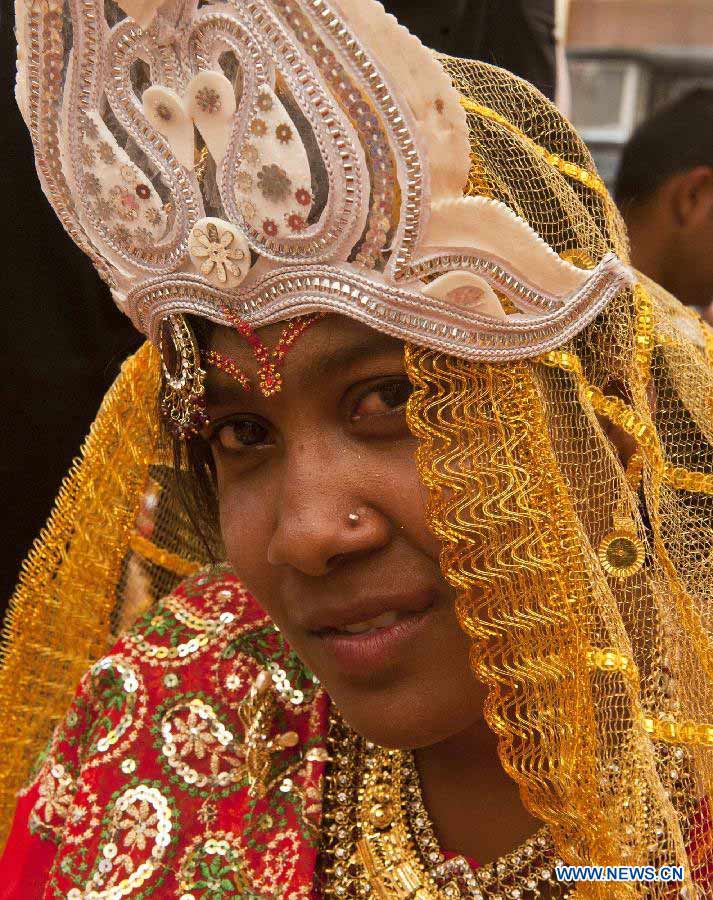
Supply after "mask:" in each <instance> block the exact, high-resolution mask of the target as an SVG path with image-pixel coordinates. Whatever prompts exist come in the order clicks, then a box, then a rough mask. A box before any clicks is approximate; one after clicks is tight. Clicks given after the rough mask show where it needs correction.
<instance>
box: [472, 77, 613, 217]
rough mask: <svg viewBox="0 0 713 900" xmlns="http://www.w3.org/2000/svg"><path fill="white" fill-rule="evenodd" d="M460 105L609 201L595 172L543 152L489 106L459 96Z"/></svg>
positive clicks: (543, 150)
mask: <svg viewBox="0 0 713 900" xmlns="http://www.w3.org/2000/svg"><path fill="white" fill-rule="evenodd" d="M460 103H461V106H462V107H463V109H465V110H466V112H471V113H475V114H476V115H478V116H483V117H484V118H486V119H490V121H491V122H497V124H498V125H502V126H503V128H507V130H508V131H510V132H511V133H512V134H514V135H516V136H517V137H518V138H520V140H522V141H524V142H525V143H526V144H527V145H528V147H530V148H531V149H532V151H533V152H534V153H536V154H537V156H539V157H541V158H542V159H544V161H545V162H546V163H547V164H548V165H550V166H552V167H553V168H554V169H557V170H558V171H559V172H562V174H563V175H566V176H567V177H568V178H572V179H574V180H575V181H579V182H580V183H581V184H583V185H585V186H586V187H589V188H591V189H592V190H593V191H595V192H596V193H597V194H601V195H602V196H603V197H605V198H607V199H609V192H608V191H607V186H606V185H605V184H604V182H603V181H602V179H601V178H600V177H599V175H597V174H596V172H590V171H588V170H587V169H583V168H582V167H581V166H578V165H577V164H576V163H573V162H568V161H567V160H566V159H562V157H561V156H558V155H557V154H556V153H550V152H549V151H548V150H545V148H544V147H541V146H540V145H539V144H538V143H536V142H535V141H533V139H532V138H531V137H528V135H526V134H525V132H524V131H522V130H521V129H520V128H518V127H517V125H515V124H513V123H512V122H511V121H510V120H509V119H506V118H505V116H501V115H500V113H498V112H496V111H495V110H494V109H491V108H490V107H489V106H483V105H482V104H480V103H475V102H474V101H473V100H470V99H469V98H468V97H464V96H463V95H462V94H461V97H460Z"/></svg>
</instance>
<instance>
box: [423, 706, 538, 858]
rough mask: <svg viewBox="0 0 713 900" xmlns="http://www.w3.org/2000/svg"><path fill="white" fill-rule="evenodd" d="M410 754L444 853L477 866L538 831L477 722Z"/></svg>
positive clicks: (492, 740)
mask: <svg viewBox="0 0 713 900" xmlns="http://www.w3.org/2000/svg"><path fill="white" fill-rule="evenodd" d="M414 756H415V760H416V765H417V767H418V771H419V775H420V778H421V788H422V792H423V801H424V804H425V806H426V809H427V810H428V813H429V815H430V817H431V819H432V821H433V824H434V827H435V831H436V835H437V837H438V840H439V843H440V845H441V847H442V848H443V850H446V851H449V852H453V853H459V854H462V855H464V856H468V857H470V858H471V859H474V860H475V861H476V862H477V863H480V864H482V863H486V862H490V861H491V860H493V859H495V858H497V857H498V856H502V855H503V854H504V853H507V852H509V851H510V850H512V849H514V848H515V847H516V846H517V845H518V844H520V843H521V842H522V841H524V840H525V839H526V838H528V837H529V836H530V835H532V834H533V833H534V832H535V831H537V830H538V828H540V827H541V825H542V823H541V822H540V821H539V820H538V819H535V818H534V817H533V816H531V815H530V814H529V813H528V812H527V811H526V810H525V808H524V807H523V805H522V801H521V800H520V793H519V790H518V787H517V785H516V783H515V782H514V781H513V780H512V779H511V778H510V777H509V776H507V775H506V774H505V772H504V770H503V768H502V765H501V763H500V760H499V758H498V754H497V741H496V738H495V735H494V734H493V733H492V731H491V730H490V729H489V728H488V726H487V725H486V723H485V722H484V721H483V720H482V719H480V720H478V721H477V722H475V723H474V724H473V725H472V726H470V727H469V728H468V729H466V730H465V731H463V732H461V733H459V734H457V735H453V736H452V737H449V738H448V739H446V740H445V741H441V742H440V743H438V744H434V745H433V746H431V747H424V748H422V749H420V750H417V751H415V753H414ZM483 823H487V824H483Z"/></svg>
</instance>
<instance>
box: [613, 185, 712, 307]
mask: <svg viewBox="0 0 713 900" xmlns="http://www.w3.org/2000/svg"><path fill="white" fill-rule="evenodd" d="M652 223H656V224H655V225H654V224H652ZM626 226H627V230H628V232H629V241H630V244H631V264H632V265H633V267H634V268H635V269H637V270H638V271H639V272H642V273H643V274H644V275H646V276H648V277H649V278H651V279H652V280H653V281H655V282H656V283H657V284H660V285H661V287H663V288H665V290H667V291H668V292H669V293H671V294H673V295H674V297H676V298H677V299H678V300H680V301H681V302H682V303H684V304H686V305H692V304H696V303H700V302H701V299H700V290H699V286H698V284H697V283H696V281H695V279H692V278H691V274H692V273H691V272H689V271H687V267H686V266H685V265H683V264H682V260H681V254H680V252H679V249H678V248H677V244H678V241H677V237H676V233H675V230H674V229H673V227H672V226H671V225H670V223H668V221H667V218H666V217H665V216H664V215H663V214H662V213H661V212H660V211H658V210H657V208H656V207H655V206H654V205H653V204H652V203H645V204H642V205H641V206H640V207H636V208H635V209H632V210H629V211H628V212H627V215H626Z"/></svg>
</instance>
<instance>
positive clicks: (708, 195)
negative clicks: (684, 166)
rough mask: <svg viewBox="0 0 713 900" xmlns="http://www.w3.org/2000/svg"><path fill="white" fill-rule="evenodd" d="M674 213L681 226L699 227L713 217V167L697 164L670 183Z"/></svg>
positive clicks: (675, 176)
mask: <svg viewBox="0 0 713 900" xmlns="http://www.w3.org/2000/svg"><path fill="white" fill-rule="evenodd" d="M670 199H671V205H672V210H673V215H674V218H675V220H676V223H677V224H678V225H679V227H681V228H684V229H688V228H697V227H699V226H700V225H703V224H705V223H706V222H709V221H710V220H711V218H713V167H711V166H696V167H695V168H694V169H689V170H688V171H686V172H680V173H679V174H678V175H674V176H673V178H672V179H671V183H670Z"/></svg>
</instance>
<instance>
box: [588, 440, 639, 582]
mask: <svg viewBox="0 0 713 900" xmlns="http://www.w3.org/2000/svg"><path fill="white" fill-rule="evenodd" d="M642 474H643V457H642V456H641V454H640V453H639V452H638V451H637V452H634V453H633V454H632V456H631V458H630V459H629V462H628V463H627V467H626V480H627V482H628V485H629V487H630V488H631V490H632V491H633V492H634V493H636V492H637V491H638V489H639V484H640V483H641V476H642ZM613 518H614V522H613V524H614V527H613V528H612V530H611V531H609V532H607V534H605V535H604V537H603V538H602V540H601V543H600V544H599V549H598V550H597V556H598V557H599V562H600V563H601V564H602V568H603V569H604V571H605V572H606V573H607V575H611V576H612V577H613V578H629V577H630V576H631V575H635V574H636V573H637V572H638V571H639V569H640V568H641V567H642V566H643V564H644V561H645V559H646V546H645V544H644V542H643V541H642V540H641V538H640V537H639V535H638V532H637V530H636V523H635V522H634V520H633V519H632V517H631V515H630V514H629V513H628V511H627V509H626V505H625V501H624V500H623V499H622V500H621V501H620V502H619V503H618V505H617V507H616V509H615V511H614V517H613Z"/></svg>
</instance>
